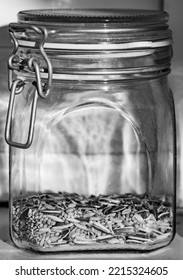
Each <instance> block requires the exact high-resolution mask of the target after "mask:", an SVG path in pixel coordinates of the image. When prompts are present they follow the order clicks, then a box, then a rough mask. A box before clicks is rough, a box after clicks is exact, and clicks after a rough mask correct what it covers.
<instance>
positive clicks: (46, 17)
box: [18, 9, 168, 27]
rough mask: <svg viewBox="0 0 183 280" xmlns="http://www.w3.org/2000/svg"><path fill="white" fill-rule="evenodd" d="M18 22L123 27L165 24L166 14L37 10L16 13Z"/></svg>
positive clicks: (114, 10) (113, 10) (104, 10)
mask: <svg viewBox="0 0 183 280" xmlns="http://www.w3.org/2000/svg"><path fill="white" fill-rule="evenodd" d="M18 20H19V22H24V23H32V22H37V23H47V24H59V23H96V22H101V23H110V22H112V23H114V22H119V23H121V24H124V25H125V26H126V25H128V26H131V27H136V25H137V24H138V25H148V24H151V25H152V24H153V23H154V24H158V23H166V22H167V21H168V14H167V13H166V12H164V11H159V10H135V9H133V10H131V9H123V10H121V9H38V10H25V11H20V12H19V13H18Z"/></svg>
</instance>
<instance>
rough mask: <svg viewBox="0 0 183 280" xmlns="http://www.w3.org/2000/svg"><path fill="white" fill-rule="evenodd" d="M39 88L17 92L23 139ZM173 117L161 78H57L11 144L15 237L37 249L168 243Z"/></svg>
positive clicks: (18, 122) (16, 129) (16, 121)
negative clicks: (19, 145)
mask: <svg viewBox="0 0 183 280" xmlns="http://www.w3.org/2000/svg"><path fill="white" fill-rule="evenodd" d="M34 91H35V88H34V87H33V86H29V85H28V86H26V87H25V88H24V91H23V93H21V94H19V95H18V96H17V97H16V98H17V99H16V104H17V105H16V107H15V118H14V122H13V128H12V135H13V137H14V139H15V140H16V141H19V142H21V143H23V142H25V140H26V137H27V133H28V123H29V118H28V117H27V116H28V115H29V111H30V107H31V100H32V97H33V92H34ZM174 135H175V122H174V106H173V98H172V94H171V91H170V89H169V87H168V83H167V77H166V76H162V77H157V78H152V79H141V80H139V79H137V80H133V81H130V82H129V81H117V82H114V81H110V82H107V83H106V82H105V83H101V82H92V83H90V82H85V83H84V82H76V81H75V82H74V81H69V82H68V81H67V82H57V83H53V85H52V89H51V93H50V95H49V97H48V98H47V99H46V100H42V99H39V100H38V109H37V116H36V123H35V132H34V140H33V143H32V145H31V147H30V148H29V149H25V150H22V149H17V148H13V147H11V149H10V166H11V169H10V182H11V186H10V188H11V189H10V193H11V205H12V208H11V209H12V213H11V236H12V238H13V241H14V242H15V244H16V245H17V246H19V247H22V248H31V249H34V250H38V251H46V252H47V251H62V250H64V251H65V250H99V249H104V250H105V249H113V248H115V249H125V250H128V249H134V250H152V249H155V248H159V247H162V246H165V245H167V244H168V243H169V242H170V241H171V240H172V238H173V236H174V232H175V227H174V222H175V221H174V219H175V213H174V212H175V139H174V137H175V136H174Z"/></svg>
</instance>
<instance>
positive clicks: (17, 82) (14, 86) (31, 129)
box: [5, 79, 38, 149]
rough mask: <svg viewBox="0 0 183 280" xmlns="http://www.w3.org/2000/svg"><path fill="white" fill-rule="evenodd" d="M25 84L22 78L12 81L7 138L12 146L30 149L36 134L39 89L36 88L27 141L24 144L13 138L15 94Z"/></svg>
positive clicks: (6, 129)
mask: <svg viewBox="0 0 183 280" xmlns="http://www.w3.org/2000/svg"><path fill="white" fill-rule="evenodd" d="M24 84H25V82H24V81H22V80H20V79H17V80H15V81H14V82H13V83H12V86H11V94H10V99H9V104H8V111H7V118H6V125H5V140H6V142H7V143H8V144H9V145H10V146H13V147H16V148H21V149H28V148H29V147H30V146H31V144H32V140H33V135H34V124H35V119H36V109H37V100H38V92H37V90H35V92H34V97H33V101H32V106H31V115H30V124H29V130H28V137H27V141H26V143H25V144H23V143H19V142H15V141H12V140H11V124H12V114H13V108H14V101H15V96H16V95H17V94H19V93H20V90H19V89H20V87H22V86H23V85H24Z"/></svg>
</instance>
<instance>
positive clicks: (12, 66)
mask: <svg viewBox="0 0 183 280" xmlns="http://www.w3.org/2000/svg"><path fill="white" fill-rule="evenodd" d="M26 30H33V31H34V32H36V33H37V34H39V35H42V37H41V40H40V41H39V43H38V48H39V50H40V53H41V55H42V57H43V59H44V60H45V62H46V65H47V70H48V78H47V82H46V83H44V84H43V83H42V80H41V73H40V67H39V64H38V62H37V61H36V59H35V57H31V58H30V59H29V60H28V62H27V65H26V66H27V67H28V69H29V70H30V71H31V72H33V73H35V81H33V82H32V84H33V85H34V86H35V87H36V90H35V93H34V97H33V101H32V106H31V115H30V124H29V129H28V138H27V141H26V143H24V144H23V143H19V142H15V141H13V140H11V123H12V114H13V108H14V101H15V96H16V95H17V94H20V93H21V92H22V90H23V88H24V86H25V81H23V80H20V79H15V80H14V79H13V75H14V73H15V71H17V72H18V71H20V70H22V69H24V67H25V65H24V63H25V62H24V63H22V61H21V58H20V57H19V56H18V55H17V51H18V48H19V42H18V39H17V37H16V35H15V34H16V33H18V32H23V31H26ZM9 31H10V35H11V38H12V40H13V43H14V47H13V51H12V54H11V55H10V57H9V60H8V68H9V81H8V86H9V90H10V99H9V105H8V111H7V119H6V125H5V140H6V142H7V143H8V144H9V145H10V146H13V147H16V148H22V149H27V148H29V147H30V146H31V144H32V140H33V135H34V124H35V118H36V110H37V99H38V95H39V97H40V98H44V99H45V98H47V96H48V95H49V93H50V88H51V84H52V76H53V70H52V65H51V62H50V60H49V58H48V56H47V54H46V52H45V50H44V43H45V41H46V39H47V37H48V31H47V29H46V28H45V27H37V26H34V25H29V24H20V23H14V24H11V25H10V29H9Z"/></svg>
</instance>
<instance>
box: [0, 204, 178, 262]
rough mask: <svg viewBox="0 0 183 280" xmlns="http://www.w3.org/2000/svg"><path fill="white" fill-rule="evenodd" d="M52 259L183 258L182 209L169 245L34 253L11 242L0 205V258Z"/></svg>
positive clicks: (6, 221) (6, 213) (6, 220)
mask: <svg viewBox="0 0 183 280" xmlns="http://www.w3.org/2000/svg"><path fill="white" fill-rule="evenodd" d="M21 259H25V260H26V259H27V260H30V259H31V260H34V259H39V260H44V259H45V260H46V259H47V260H48V259H50V260H53V259H57V260H58V259H103V260H105V259H106V260H107V259H108V260H109V259H121V260H130V259H133V260H136V259H137V260H139V259H141V260H144V259H147V260H165V259H166V260H183V211H182V210H179V211H178V212H177V233H176V236H175V238H174V240H173V241H172V242H171V244H170V245H168V246H166V247H164V248H161V249H158V250H155V251H153V252H149V253H140V254H139V253H125V252H122V251H113V252H112V251H107V252H79V253H78V252H62V253H55V254H53V253H49V254H43V253H41V254H40V253H34V252H30V251H24V250H20V249H18V248H16V247H14V245H13V244H12V242H11V240H10V238H9V234H8V208H5V207H0V260H21Z"/></svg>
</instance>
